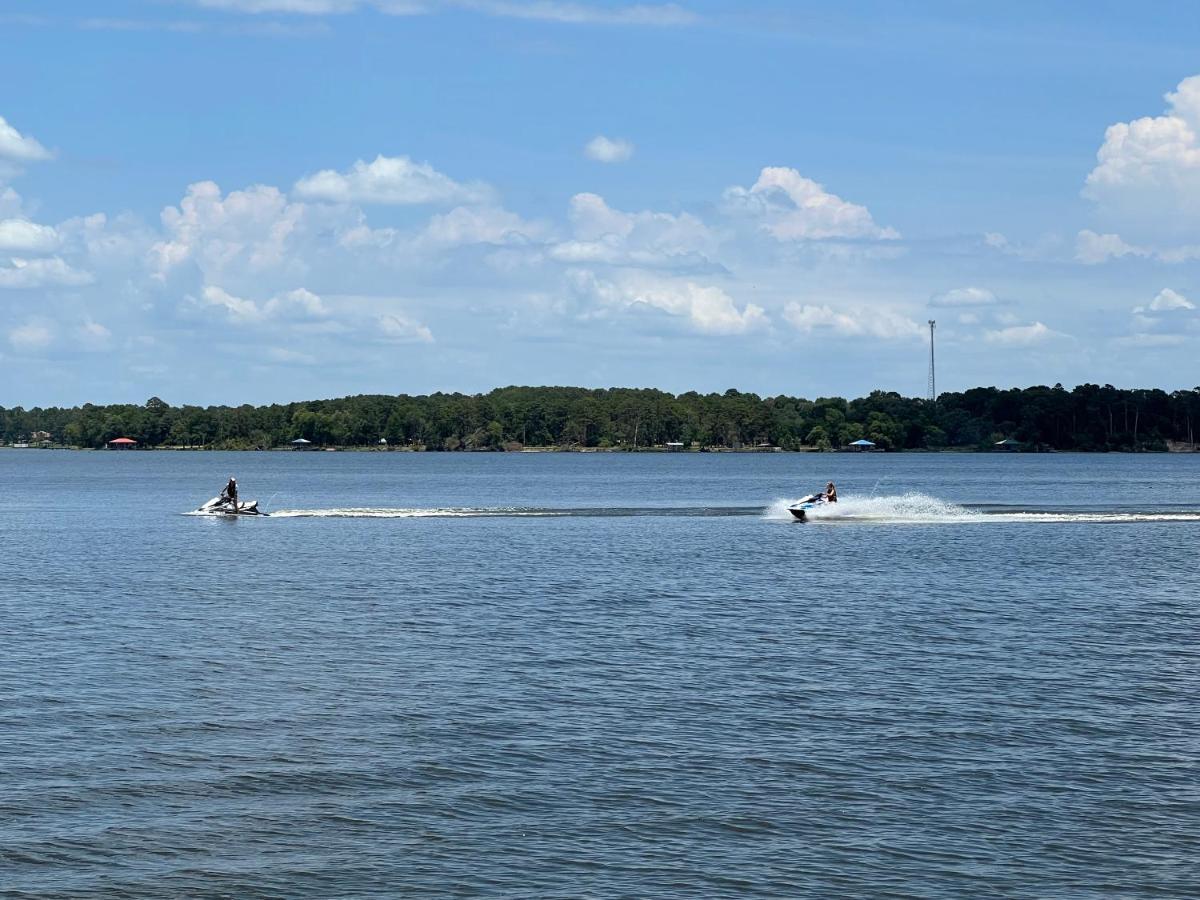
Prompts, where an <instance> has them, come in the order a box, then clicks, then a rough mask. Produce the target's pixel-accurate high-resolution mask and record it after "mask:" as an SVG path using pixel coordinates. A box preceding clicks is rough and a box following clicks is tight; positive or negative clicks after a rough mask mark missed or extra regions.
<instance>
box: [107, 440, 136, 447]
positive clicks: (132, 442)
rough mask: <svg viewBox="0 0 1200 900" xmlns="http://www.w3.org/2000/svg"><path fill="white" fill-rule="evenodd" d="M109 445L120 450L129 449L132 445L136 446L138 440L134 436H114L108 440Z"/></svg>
mask: <svg viewBox="0 0 1200 900" xmlns="http://www.w3.org/2000/svg"><path fill="white" fill-rule="evenodd" d="M108 446H110V447H115V448H116V449H118V450H128V449H129V448H130V447H136V446H137V441H135V440H134V439H133V438H113V439H112V440H111V441H109V442H108Z"/></svg>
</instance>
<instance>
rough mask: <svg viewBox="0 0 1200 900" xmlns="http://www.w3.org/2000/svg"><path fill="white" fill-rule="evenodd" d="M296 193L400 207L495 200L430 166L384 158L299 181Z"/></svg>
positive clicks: (334, 200)
mask: <svg viewBox="0 0 1200 900" xmlns="http://www.w3.org/2000/svg"><path fill="white" fill-rule="evenodd" d="M293 191H294V193H295V194H296V196H297V197H300V198H301V199H304V200H323V201H326V202H329V203H365V204H372V203H379V204H387V205H396V206H404V205H417V204H451V203H485V202H487V201H488V200H489V199H491V196H492V190H491V188H489V187H488V186H487V185H485V184H482V183H479V182H475V183H472V184H460V183H459V182H457V181H455V180H454V179H452V178H450V177H448V176H446V175H443V174H442V173H441V172H439V171H437V170H436V169H434V168H433V166H431V165H429V164H428V163H418V162H413V161H412V160H411V159H409V158H408V157H407V156H382V155H381V156H376V157H375V159H374V160H373V161H372V162H369V163H368V162H365V161H363V160H361V159H360V160H359V161H358V162H356V163H355V164H354V165H353V166H351V167H350V168H349V169H348V170H347V171H345V172H336V171H334V170H333V169H322V170H321V171H320V172H317V173H316V174H315V175H309V176H308V177H306V178H301V179H300V180H299V181H297V182H296V185H295V187H294V188H293Z"/></svg>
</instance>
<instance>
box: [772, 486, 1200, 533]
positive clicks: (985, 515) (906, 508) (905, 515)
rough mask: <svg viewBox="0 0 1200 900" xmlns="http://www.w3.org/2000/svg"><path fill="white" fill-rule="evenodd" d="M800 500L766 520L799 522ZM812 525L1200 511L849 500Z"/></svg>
mask: <svg viewBox="0 0 1200 900" xmlns="http://www.w3.org/2000/svg"><path fill="white" fill-rule="evenodd" d="M794 502H795V501H794V500H776V501H774V502H773V503H772V504H771V505H770V506H769V507H768V508H767V510H766V512H765V513H764V517H765V518H768V519H772V520H779V521H788V522H793V521H795V519H794V517H793V516H792V515H791V513H790V512H788V507H789V506H790V505H791V504H792V503H794ZM807 512H808V516H807V518H808V521H809V522H828V523H852V522H878V523H886V524H897V525H900V524H914V525H938V524H946V525H954V524H972V523H1003V522H1009V523H1014V522H1064V523H1070V522H1079V523H1098V524H1103V523H1125V522H1200V511H1193V510H1181V509H1108V510H1099V509H1049V508H1040V507H1017V506H1001V505H996V504H990V505H982V504H981V505H969V506H960V505H958V504H955V503H949V502H947V501H945V500H939V499H938V498H937V497H931V496H929V495H928V494H921V493H909V494H896V495H892V496H884V497H843V498H842V499H841V500H840V502H838V503H830V504H825V505H821V506H816V507H814V508H812V509H809V510H808V511H807Z"/></svg>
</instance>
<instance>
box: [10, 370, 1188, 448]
mask: <svg viewBox="0 0 1200 900" xmlns="http://www.w3.org/2000/svg"><path fill="white" fill-rule="evenodd" d="M1198 419H1200V388H1196V389H1194V390H1187V391H1174V392H1171V393H1167V392H1166V391H1161V390H1125V389H1118V388H1115V387H1113V386H1112V385H1103V386H1100V385H1095V384H1083V385H1080V386H1078V387H1076V388H1075V389H1073V390H1070V391H1068V390H1066V389H1064V388H1063V387H1062V385H1055V386H1054V387H1029V388H1024V389H1019V388H1014V389H1011V390H1000V389H997V388H973V389H971V390H968V391H964V392H962V393H948V394H942V395H941V396H940V397H939V398H938V399H937V401H936V402H931V401H928V400H924V399H917V398H912V397H902V396H900V395H899V394H897V393H893V392H886V391H873V392H872V393H871V394H870V395H869V396H866V397H862V398H859V399H857V400H849V401H847V400H843V399H842V398H840V397H821V398H818V399H816V400H805V399H801V398H797V397H783V396H780V397H759V396H758V395H757V394H745V393H741V392H739V391H736V390H728V391H726V392H725V393H723V394H697V393H695V392H688V393H686V394H679V395H674V394H669V393H665V392H663V391H657V390H649V389H627V388H612V389H607V390H589V389H585V388H569V387H506V388H498V389H497V390H494V391H491V392H490V393H487V394H475V395H466V394H442V393H436V394H431V395H428V396H408V395H404V394H401V395H399V396H383V395H362V396H356V397H344V398H341V399H337V400H312V401H308V402H304V403H288V404H283V405H280V404H273V405H271V406H249V405H246V406H208V407H199V406H182V407H177V406H171V405H170V404H168V403H165V402H164V401H162V400H160V399H158V398H157V397H153V398H151V399H150V400H149V401H148V402H147V403H146V404H145V405H143V406H136V405H108V406H95V405H92V404H90V403H89V404H84V405H83V406H77V407H72V408H70V409H62V408H56V407H55V408H49V409H41V408H37V407H35V408H33V409H28V410H27V409H22V408H20V407H17V408H14V409H4V408H3V407H0V438H2V439H3V440H4V441H5V442H6V443H10V444H11V443H15V442H19V441H26V440H29V439H30V436H31V435H32V434H33V433H34V432H38V431H44V432H49V433H50V434H51V435H52V436H53V441H54V442H56V443H62V444H68V445H71V446H78V447H103V446H104V445H105V443H106V442H107V441H110V440H112V439H113V438H117V437H129V438H133V439H134V440H136V441H138V443H139V445H140V446H142V447H163V446H176V447H206V448H214V449H254V448H268V447H276V446H280V445H284V444H287V443H288V442H290V441H293V440H296V439H297V438H304V439H306V440H308V441H311V442H312V443H313V444H315V445H318V446H368V445H379V443H380V440H381V439H383V440H386V441H387V442H388V444H389V445H390V446H393V447H413V448H420V449H428V450H504V449H510V450H511V449H518V448H519V447H521V446H552V447H562V448H584V447H587V448H625V449H635V448H647V447H652V446H659V445H663V444H665V443H667V442H681V443H683V444H684V445H685V446H699V447H739V446H740V447H751V446H758V445H770V446H775V447H782V448H784V449H787V450H793V449H800V448H818V449H826V450H827V449H834V448H838V447H842V446H845V445H847V444H849V443H850V442H851V441H855V440H858V439H860V438H865V439H867V440H869V441H873V442H874V443H875V444H876V445H878V446H879V447H880V448H883V449H887V450H916V449H933V450H936V449H944V448H959V449H987V448H989V447H991V446H992V445H993V444H994V443H995V442H996V441H999V440H1001V439H1004V438H1011V439H1015V440H1017V441H1020V442H1021V444H1022V445H1023V447H1025V448H1028V449H1055V450H1093V451H1103V450H1164V449H1166V448H1167V442H1168V441H1176V442H1185V443H1191V442H1192V441H1193V427H1194V425H1195V423H1196V422H1197V420H1198Z"/></svg>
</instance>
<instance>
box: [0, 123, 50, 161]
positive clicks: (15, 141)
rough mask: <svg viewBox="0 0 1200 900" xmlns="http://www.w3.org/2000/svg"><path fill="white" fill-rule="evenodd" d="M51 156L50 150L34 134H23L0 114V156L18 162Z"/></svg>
mask: <svg viewBox="0 0 1200 900" xmlns="http://www.w3.org/2000/svg"><path fill="white" fill-rule="evenodd" d="M50 156H51V154H50V151H49V150H47V149H46V148H45V147H43V146H42V145H41V144H39V143H38V142H37V141H36V140H35V139H34V138H33V137H32V136H30V135H23V134H21V132H19V131H17V129H16V128H14V127H13V126H12V125H10V124H8V121H7V120H6V119H5V118H4V116H0V157H2V158H5V159H10V160H14V161H16V162H37V161H38V160H41V159H49V158H50Z"/></svg>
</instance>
